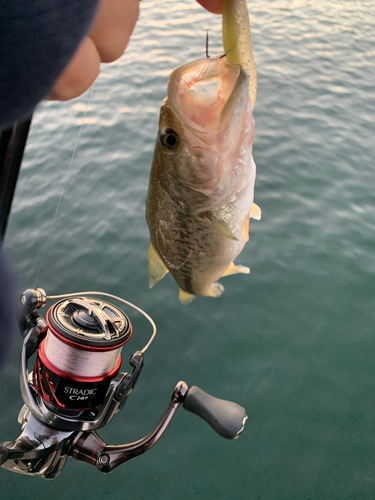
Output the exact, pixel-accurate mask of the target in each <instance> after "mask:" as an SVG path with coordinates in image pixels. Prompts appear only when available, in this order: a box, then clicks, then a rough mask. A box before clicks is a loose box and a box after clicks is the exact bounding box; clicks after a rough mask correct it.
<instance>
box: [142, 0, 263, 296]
mask: <svg viewBox="0 0 375 500" xmlns="http://www.w3.org/2000/svg"><path fill="white" fill-rule="evenodd" d="M227 1H232V0H227ZM235 1H237V0H235ZM245 5H246V4H245ZM246 12H247V11H246ZM234 29H240V28H239V27H238V26H237V27H235V28H234ZM249 36H250V33H249ZM224 45H225V43H224ZM227 45H230V47H229V48H231V47H232V46H233V44H232V42H231V39H230V37H229V44H228V43H227ZM250 47H251V42H250ZM238 54H240V55H241V52H238V51H237V52H236V50H231V51H229V58H230V59H232V62H230V61H228V60H227V58H226V57H215V58H208V59H203V60H199V61H194V62H191V63H188V64H186V65H184V66H181V67H179V68H177V69H175V70H174V71H173V72H172V74H171V76H170V79H169V84H168V95H167V97H166V99H165V100H164V101H163V104H162V107H161V110H160V120H159V130H158V134H157V139H156V145H155V152H154V157H153V162H152V167H151V175H150V183H149V190H148V195H147V201H146V219H147V223H148V226H149V230H150V246H149V268H148V274H149V286H150V288H152V287H153V286H154V285H155V284H156V283H157V282H158V281H159V280H160V279H162V278H163V277H164V276H165V274H166V273H167V272H168V271H170V273H171V274H172V276H173V277H174V279H175V281H176V282H177V283H178V285H179V287H180V301H181V302H182V303H188V302H190V301H191V300H192V299H193V298H194V296H195V295H203V296H210V297H218V296H220V295H221V294H222V292H223V291H224V287H223V285H222V284H220V283H218V282H217V280H218V279H219V278H221V277H222V276H229V275H231V274H235V273H244V274H248V273H249V272H250V269H249V268H248V267H244V266H236V265H235V264H234V262H233V261H234V259H235V258H236V257H237V256H238V255H239V254H240V252H241V251H242V249H243V247H244V246H245V244H246V242H247V241H248V239H249V219H250V217H254V218H256V219H260V216H261V213H260V209H259V207H258V206H257V205H255V204H253V198H254V183H255V174H256V167H255V163H254V160H253V158H252V143H253V138H254V133H255V125H254V119H253V115H252V104H251V98H250V93H249V77H248V72H247V71H246V69H244V67H243V64H242V61H241V60H240V59H239V55H238ZM236 60H239V62H240V64H234V62H236ZM254 71H255V66H254ZM252 83H254V81H253V82H252ZM251 88H252V86H251V85H250V89H251ZM255 88H256V83H255ZM254 99H255V96H254Z"/></svg>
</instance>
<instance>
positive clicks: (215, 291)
mask: <svg viewBox="0 0 375 500" xmlns="http://www.w3.org/2000/svg"><path fill="white" fill-rule="evenodd" d="M223 292H224V287H223V285H222V284H221V283H218V282H217V281H216V282H215V283H212V285H211V286H210V289H209V291H208V296H209V297H215V298H217V297H220V295H222V294H223Z"/></svg>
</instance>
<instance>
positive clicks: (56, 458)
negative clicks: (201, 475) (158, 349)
mask: <svg viewBox="0 0 375 500" xmlns="http://www.w3.org/2000/svg"><path fill="white" fill-rule="evenodd" d="M87 295H90V297H87ZM92 295H96V296H105V297H110V298H112V299H116V300H118V301H120V302H122V303H124V304H126V305H128V306H130V307H132V308H133V309H136V310H137V311H138V312H140V313H141V314H143V316H145V317H146V318H147V319H148V321H149V322H150V323H151V325H152V327H153V333H152V335H151V338H150V340H149V341H148V343H147V344H146V346H145V347H144V348H143V349H142V350H141V351H136V352H135V353H134V354H133V355H132V356H131V357H130V360H129V364H130V366H131V367H132V369H133V370H132V372H131V373H126V372H120V371H119V370H120V365H121V351H122V348H123V346H124V344H125V343H126V342H127V341H128V340H129V339H130V337H131V336H132V326H131V323H130V321H129V318H128V317H127V316H126V314H125V313H124V312H123V311H122V310H121V309H119V308H117V307H116V306H114V305H113V304H111V303H108V302H104V301H101V300H98V299H97V298H94V297H92ZM56 299H62V300H59V301H58V302H57V303H55V304H54V305H53V306H52V307H51V308H50V309H49V310H48V312H47V315H46V320H44V319H43V318H42V317H41V316H39V314H38V312H37V309H40V308H43V307H44V306H45V304H46V302H47V300H56ZM18 319H19V327H20V331H21V334H22V335H23V337H24V341H23V344H22V350H21V361H20V386H21V395H22V398H23V401H24V403H25V404H24V406H23V407H22V409H21V411H20V414H19V416H18V421H19V423H20V424H21V429H22V432H21V434H20V436H19V437H18V438H17V439H16V440H15V441H13V442H9V441H7V442H4V443H1V444H0V466H1V467H3V468H4V469H8V470H10V471H12V472H17V473H20V474H26V475H31V476H40V477H43V478H45V479H53V478H55V477H56V476H57V475H58V474H59V473H60V472H61V471H62V469H63V467H64V465H65V462H66V460H67V459H68V457H72V458H74V459H75V460H78V461H83V462H86V463H88V464H90V465H93V466H94V467H96V468H97V469H98V470H99V471H101V472H111V471H112V470H114V469H115V468H116V467H118V466H119V465H121V464H123V463H125V462H127V461H128V460H130V459H131V458H134V457H136V456H138V455H141V454H142V453H145V452H146V451H148V450H149V449H150V448H151V447H152V446H153V445H154V444H155V443H157V441H158V440H159V439H160V438H161V436H162V435H163V434H164V432H165V430H166V429H167V427H168V425H169V424H170V422H171V420H172V418H173V416H174V414H175V413H176V411H177V409H178V408H179V406H180V405H181V404H182V405H183V407H184V408H185V409H186V410H187V411H190V412H192V413H195V414H196V415H197V416H199V417H201V418H202V419H203V420H205V421H206V422H207V423H208V424H209V425H210V426H211V427H212V428H213V429H214V430H215V431H216V432H217V433H218V434H219V435H220V436H222V437H224V438H226V439H236V438H237V437H238V436H239V435H240V434H241V432H242V431H243V429H244V426H245V423H246V420H247V415H246V412H245V410H244V408H242V407H241V406H239V405H237V404H236V403H232V402H230V401H224V400H220V399H217V398H214V397H213V396H210V395H209V394H207V393H206V392H204V391H202V390H201V389H199V388H198V387H194V386H193V387H189V386H188V385H187V384H186V382H179V383H178V384H177V385H176V387H175V390H174V392H173V394H172V397H171V400H170V402H169V404H168V406H167V408H166V410H165V412H164V413H163V415H162V417H161V418H160V420H159V422H158V423H157V424H156V425H155V427H154V428H153V429H152V431H151V432H150V433H149V434H147V436H145V437H144V438H142V439H140V440H138V441H136V442H135V443H130V444H126V445H117V446H110V445H107V444H106V443H105V442H104V441H103V440H102V439H101V438H100V436H99V435H98V434H97V433H96V430H97V429H99V428H101V427H104V426H105V425H106V424H107V423H108V422H110V421H111V420H112V418H113V417H114V416H115V414H116V413H117V412H118V411H119V410H120V409H121V408H122V407H123V406H124V403H125V401H126V399H127V397H128V396H129V395H130V393H131V392H132V390H133V388H134V386H135V384H136V382H137V380H138V377H139V374H140V372H141V370H142V367H143V361H144V353H145V351H146V350H147V349H148V347H149V346H150V344H151V342H152V341H153V339H154V337H155V334H156V326H155V323H154V322H153V321H152V319H151V318H150V317H149V316H148V315H147V314H146V313H145V312H144V311H142V310H141V309H139V308H138V307H137V306H135V305H134V304H131V303H130V302H127V301H126V300H124V299H121V298H119V297H115V296H113V295H110V294H105V293H102V292H86V293H83V292H82V293H75V294H70V295H60V296H50V297H47V296H46V293H45V292H44V290H42V289H40V288H38V289H36V290H26V291H25V292H24V293H23V294H22V296H21V310H20V313H19V318H18ZM35 352H36V361H35V365H34V370H33V372H31V373H29V372H28V360H29V359H30V357H31V356H32V355H33V354H34V353H35Z"/></svg>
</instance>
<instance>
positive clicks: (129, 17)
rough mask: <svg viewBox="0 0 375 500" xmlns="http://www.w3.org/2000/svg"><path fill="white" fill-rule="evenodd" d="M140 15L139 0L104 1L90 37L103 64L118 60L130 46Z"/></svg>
mask: <svg viewBox="0 0 375 500" xmlns="http://www.w3.org/2000/svg"><path fill="white" fill-rule="evenodd" d="M138 14H139V1H138V0H102V1H101V3H100V5H99V9H98V12H97V15H96V18H95V21H94V24H93V27H92V29H91V32H90V37H91V38H92V39H93V41H94V42H95V45H96V47H97V49H98V52H99V54H100V58H101V60H102V62H112V61H115V60H116V59H118V58H119V57H120V56H121V55H122V54H123V52H124V50H125V49H126V46H127V45H128V42H129V38H130V35H131V34H132V32H133V29H134V26H135V23H136V22H137V19H138Z"/></svg>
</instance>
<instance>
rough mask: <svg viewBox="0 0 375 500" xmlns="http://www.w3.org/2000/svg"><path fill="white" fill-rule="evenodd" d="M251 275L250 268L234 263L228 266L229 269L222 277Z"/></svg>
mask: <svg viewBox="0 0 375 500" xmlns="http://www.w3.org/2000/svg"><path fill="white" fill-rule="evenodd" d="M239 273H241V274H250V268H249V267H246V266H241V265H238V266H236V264H235V263H234V262H231V263H230V264H229V266H228V269H227V270H226V271H225V273H224V274H223V276H222V277H224V276H231V275H232V274H239Z"/></svg>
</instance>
